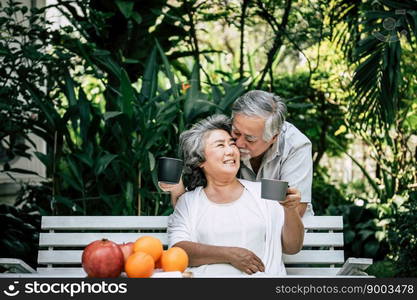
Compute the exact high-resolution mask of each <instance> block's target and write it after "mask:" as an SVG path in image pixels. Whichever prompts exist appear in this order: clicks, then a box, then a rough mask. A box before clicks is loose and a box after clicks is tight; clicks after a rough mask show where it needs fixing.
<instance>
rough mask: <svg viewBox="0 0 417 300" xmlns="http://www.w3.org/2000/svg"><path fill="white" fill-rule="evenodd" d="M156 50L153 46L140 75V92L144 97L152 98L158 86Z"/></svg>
mask: <svg viewBox="0 0 417 300" xmlns="http://www.w3.org/2000/svg"><path fill="white" fill-rule="evenodd" d="M156 51H157V49H156V47H154V48H153V49H152V52H151V54H150V55H149V57H148V59H147V61H146V65H145V71H144V73H143V77H142V89H141V91H140V93H141V95H142V96H143V97H144V98H145V99H152V98H154V97H155V94H156V90H157V86H158V69H159V68H158V64H157V63H156V53H157V52H156Z"/></svg>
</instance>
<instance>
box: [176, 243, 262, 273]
mask: <svg viewBox="0 0 417 300" xmlns="http://www.w3.org/2000/svg"><path fill="white" fill-rule="evenodd" d="M174 246H176V247H180V248H182V249H184V250H185V252H187V254H188V257H189V259H190V262H189V265H190V266H201V265H207V264H220V263H226V264H231V265H232V266H234V267H235V268H236V269H239V270H240V271H242V272H245V273H247V274H253V273H256V272H258V271H259V272H264V271H265V266H264V264H263V263H262V260H261V259H260V258H259V257H257V256H256V255H255V253H253V252H252V251H250V250H247V249H244V248H240V247H223V246H211V245H205V244H200V243H195V242H189V241H182V242H178V243H176V244H175V245H174Z"/></svg>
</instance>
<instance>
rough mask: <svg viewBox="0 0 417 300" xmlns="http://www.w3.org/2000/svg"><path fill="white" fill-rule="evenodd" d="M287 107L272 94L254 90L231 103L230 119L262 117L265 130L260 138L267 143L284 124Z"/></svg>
mask: <svg viewBox="0 0 417 300" xmlns="http://www.w3.org/2000/svg"><path fill="white" fill-rule="evenodd" d="M286 113H287V106H286V105H285V103H284V100H283V99H282V98H281V97H279V96H277V95H274V94H272V93H268V92H265V91H260V90H254V91H250V92H247V93H246V94H244V95H242V96H240V97H239V98H238V99H236V101H235V102H234V103H233V106H232V117H233V118H234V117H235V115H237V114H243V115H245V116H249V117H262V118H264V119H265V129H264V132H263V136H262V138H263V139H264V141H265V142H269V141H270V140H272V138H273V137H274V136H275V135H277V134H279V132H280V131H281V128H282V125H283V124H284V122H285V114H286Z"/></svg>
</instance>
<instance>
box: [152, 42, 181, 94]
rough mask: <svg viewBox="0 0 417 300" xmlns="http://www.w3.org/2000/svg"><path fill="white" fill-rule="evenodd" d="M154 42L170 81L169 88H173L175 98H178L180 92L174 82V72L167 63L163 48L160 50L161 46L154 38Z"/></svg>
mask: <svg viewBox="0 0 417 300" xmlns="http://www.w3.org/2000/svg"><path fill="white" fill-rule="evenodd" d="M155 43H156V47H157V48H158V50H159V54H160V55H161V58H162V61H163V63H164V67H165V72H166V74H167V76H168V79H169V82H170V83H171V88H172V90H173V92H174V96H175V97H176V98H178V97H179V95H180V93H179V91H178V87H177V84H176V83H175V78H174V74H173V73H172V72H171V67H170V64H169V61H168V58H167V56H166V55H165V53H164V50H162V47H161V45H160V44H159V42H158V41H157V40H155Z"/></svg>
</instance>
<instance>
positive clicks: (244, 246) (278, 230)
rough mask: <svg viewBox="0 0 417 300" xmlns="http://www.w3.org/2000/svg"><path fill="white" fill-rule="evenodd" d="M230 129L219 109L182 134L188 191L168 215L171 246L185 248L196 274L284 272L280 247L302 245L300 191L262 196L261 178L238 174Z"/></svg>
mask: <svg viewBox="0 0 417 300" xmlns="http://www.w3.org/2000/svg"><path fill="white" fill-rule="evenodd" d="M230 131H231V124H230V120H229V119H228V118H227V117H226V116H223V115H215V116H212V117H209V118H207V119H204V120H202V121H200V122H198V123H197V124H195V125H194V126H193V127H192V128H191V129H190V130H187V131H185V132H183V133H182V134H181V136H180V147H181V150H182V154H183V155H182V156H183V159H184V164H185V167H184V175H185V179H187V178H188V179H189V180H188V182H187V180H185V181H186V183H187V184H186V186H187V189H188V192H186V193H185V194H183V195H182V196H181V197H180V198H179V200H178V202H177V204H176V206H175V210H174V213H173V214H172V215H171V216H170V219H169V224H168V237H169V246H170V247H172V246H177V247H181V248H183V249H184V250H185V251H186V252H187V254H188V256H189V258H190V262H189V264H190V268H189V270H190V271H192V272H193V273H194V274H196V275H206V276H216V275H222V276H234V275H239V274H245V273H246V274H254V273H257V272H264V273H265V274H266V275H272V276H279V275H285V274H286V272H285V267H284V264H283V261H282V253H287V254H294V253H297V252H298V251H300V249H301V247H302V243H303V238H304V227H303V224H302V222H301V219H300V216H299V214H298V213H297V210H296V207H297V205H298V202H299V197H294V199H292V198H290V199H288V198H287V199H286V200H285V201H284V202H281V203H278V202H276V201H270V200H264V199H261V183H260V182H251V181H246V180H240V179H237V177H236V174H237V172H238V171H239V167H240V154H239V149H238V148H237V147H236V144H235V141H234V139H233V138H232V136H231V135H230Z"/></svg>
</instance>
